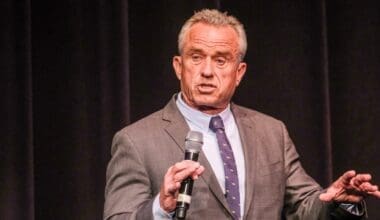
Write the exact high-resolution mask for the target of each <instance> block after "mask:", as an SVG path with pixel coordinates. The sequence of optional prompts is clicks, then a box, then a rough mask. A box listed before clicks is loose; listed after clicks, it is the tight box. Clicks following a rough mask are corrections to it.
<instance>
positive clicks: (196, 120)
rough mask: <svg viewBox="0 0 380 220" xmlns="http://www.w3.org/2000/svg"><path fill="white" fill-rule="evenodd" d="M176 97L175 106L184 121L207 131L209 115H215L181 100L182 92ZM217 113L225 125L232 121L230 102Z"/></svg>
mask: <svg viewBox="0 0 380 220" xmlns="http://www.w3.org/2000/svg"><path fill="white" fill-rule="evenodd" d="M177 97H178V98H177V101H176V104H177V107H178V109H179V111H180V112H181V113H182V115H183V116H184V117H185V119H186V121H188V122H190V123H192V124H193V125H195V126H196V127H197V128H199V129H201V130H202V131H208V130H209V123H210V119H211V117H213V116H216V115H209V114H206V113H203V112H201V111H198V110H196V109H194V108H192V107H190V106H189V105H188V104H186V103H185V101H183V99H182V93H179V94H178V96H177ZM218 115H219V116H220V117H221V118H222V119H223V122H224V124H225V126H226V125H228V124H229V123H231V122H232V121H233V115H232V112H231V107H230V104H228V106H227V107H226V108H225V109H224V110H223V111H222V112H220V113H219V114H218ZM231 120H232V121H231ZM232 123H233V122H232Z"/></svg>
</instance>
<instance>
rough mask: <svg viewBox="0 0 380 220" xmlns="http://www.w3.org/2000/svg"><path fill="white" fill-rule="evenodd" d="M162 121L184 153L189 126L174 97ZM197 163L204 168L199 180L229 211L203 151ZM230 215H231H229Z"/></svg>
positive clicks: (165, 110) (164, 112)
mask: <svg viewBox="0 0 380 220" xmlns="http://www.w3.org/2000/svg"><path fill="white" fill-rule="evenodd" d="M163 120H164V121H167V122H168V125H167V126H166V127H165V130H166V132H167V133H168V135H169V136H170V137H171V138H172V139H173V140H174V141H175V142H176V144H177V146H178V147H179V148H180V150H181V151H182V152H185V147H184V141H185V138H186V135H187V133H188V132H189V126H188V125H187V123H186V121H185V119H184V117H183V116H182V115H181V113H180V112H179V111H178V108H177V106H176V104H175V96H174V97H173V98H172V100H171V101H170V102H169V104H168V105H166V107H165V108H164V111H163ZM198 161H199V163H200V164H202V165H203V166H204V167H205V171H204V172H203V174H202V176H201V180H202V181H204V183H205V184H206V185H208V186H209V188H210V191H211V192H212V194H213V195H214V196H215V197H216V198H217V199H218V200H219V202H220V203H221V204H222V205H223V206H224V208H225V209H227V210H229V207H228V204H227V200H226V199H225V197H224V194H223V191H222V189H221V188H220V186H219V183H218V180H217V178H216V176H215V174H214V171H213V170H212V167H211V165H210V163H209V162H208V160H207V158H206V156H205V155H204V153H203V151H202V153H201V154H200V155H199V160H198ZM230 214H231V215H232V213H230Z"/></svg>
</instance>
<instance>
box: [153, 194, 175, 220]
mask: <svg viewBox="0 0 380 220" xmlns="http://www.w3.org/2000/svg"><path fill="white" fill-rule="evenodd" d="M159 198H160V194H157V196H156V197H155V198H154V201H153V206H152V211H153V217H154V220H171V219H173V217H174V212H170V213H167V212H166V211H165V210H163V209H162V208H161V206H160V199H159Z"/></svg>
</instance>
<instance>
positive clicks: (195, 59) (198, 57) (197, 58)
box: [191, 54, 202, 63]
mask: <svg viewBox="0 0 380 220" xmlns="http://www.w3.org/2000/svg"><path fill="white" fill-rule="evenodd" d="M191 60H192V61H193V62H194V63H199V62H201V60H202V56H201V55H199V54H192V55H191Z"/></svg>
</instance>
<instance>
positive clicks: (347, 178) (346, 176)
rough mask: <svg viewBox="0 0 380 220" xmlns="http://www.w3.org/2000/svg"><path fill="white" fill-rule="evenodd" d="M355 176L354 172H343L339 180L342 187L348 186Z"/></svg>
mask: <svg viewBox="0 0 380 220" xmlns="http://www.w3.org/2000/svg"><path fill="white" fill-rule="evenodd" d="M355 175H356V172H355V170H350V171H347V172H345V173H344V174H343V175H342V176H341V177H340V178H339V179H338V181H339V180H340V181H341V183H342V184H343V185H349V184H350V183H351V179H352V178H354V177H355Z"/></svg>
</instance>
